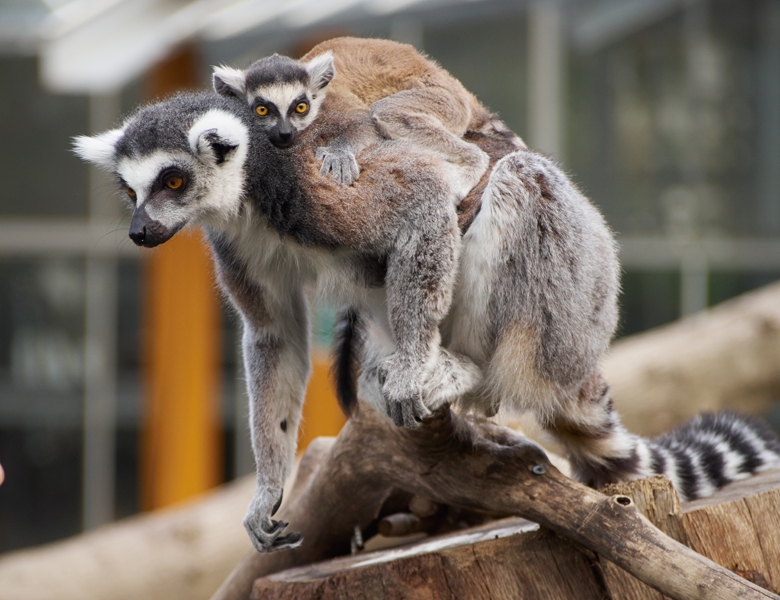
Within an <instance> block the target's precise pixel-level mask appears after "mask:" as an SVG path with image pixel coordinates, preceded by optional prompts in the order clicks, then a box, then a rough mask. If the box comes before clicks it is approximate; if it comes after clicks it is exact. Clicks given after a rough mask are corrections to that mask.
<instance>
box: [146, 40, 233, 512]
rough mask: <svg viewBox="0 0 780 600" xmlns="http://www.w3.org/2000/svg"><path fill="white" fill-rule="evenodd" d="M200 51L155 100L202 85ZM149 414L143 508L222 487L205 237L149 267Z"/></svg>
mask: <svg viewBox="0 0 780 600" xmlns="http://www.w3.org/2000/svg"><path fill="white" fill-rule="evenodd" d="M196 64H197V61H196V59H195V54H194V52H193V50H192V49H185V50H182V51H180V52H178V53H177V54H175V55H173V56H171V57H170V58H169V59H168V60H166V61H164V62H163V63H161V64H160V65H158V67H157V68H156V69H155V70H154V71H153V72H152V74H151V78H150V84H151V85H150V90H149V97H150V98H152V99H159V98H163V97H165V96H169V95H170V94H172V93H174V92H176V91H178V90H180V89H185V88H192V87H194V86H195V85H196V84H197V68H196ZM144 277H145V279H144V283H145V288H146V298H145V313H144V342H143V349H144V358H145V366H144V375H145V382H144V383H145V386H144V387H145V406H144V412H143V415H144V416H143V424H142V433H141V504H142V507H143V508H144V509H147V510H148V509H154V508H161V507H163V506H168V505H170V504H173V503H175V502H178V501H180V500H183V499H185V498H188V497H190V496H194V495H197V494H199V493H201V492H203V491H205V490H207V489H209V488H211V487H213V486H215V485H217V484H218V483H219V482H220V481H221V479H222V474H221V470H222V469H221V465H222V441H221V435H220V434H221V431H220V429H221V428H220V423H219V364H220V360H221V350H222V347H221V346H222V344H221V324H220V312H219V300H218V297H217V294H216V290H215V286H214V281H213V275H212V263H211V258H210V256H209V254H208V249H207V248H206V246H205V244H204V242H203V239H202V235H201V233H200V232H181V233H179V234H177V235H176V236H175V237H174V238H173V239H171V240H170V241H168V242H166V243H165V244H163V245H162V246H160V247H158V248H156V249H154V250H152V251H150V252H149V256H148V258H147V260H146V263H145V272H144Z"/></svg>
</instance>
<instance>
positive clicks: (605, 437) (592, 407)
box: [539, 371, 652, 487]
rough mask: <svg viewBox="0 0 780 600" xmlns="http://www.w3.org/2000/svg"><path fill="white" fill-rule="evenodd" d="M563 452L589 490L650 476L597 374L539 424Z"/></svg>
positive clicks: (644, 452)
mask: <svg viewBox="0 0 780 600" xmlns="http://www.w3.org/2000/svg"><path fill="white" fill-rule="evenodd" d="M539 420H540V421H541V424H542V426H543V427H544V428H545V429H546V430H547V431H548V432H549V433H550V434H551V435H552V436H553V437H554V438H555V439H556V440H557V441H558V442H560V444H561V445H562V446H563V447H564V449H565V450H566V455H567V457H568V459H569V461H570V463H571V467H572V475H573V476H574V477H575V478H576V479H578V480H580V481H582V482H583V483H586V484H587V485H590V486H592V487H601V486H603V485H605V484H607V483H616V482H619V481H628V480H630V479H635V478H637V477H644V476H647V475H650V474H651V473H652V468H651V466H652V457H651V455H650V452H649V450H648V448H647V445H646V444H645V441H644V440H643V439H642V438H640V437H638V436H636V435H633V434H631V433H629V432H627V431H626V430H625V428H624V427H623V425H622V423H621V422H620V417H619V415H618V414H617V412H616V411H615V409H614V406H613V403H612V397H611V395H610V390H609V385H607V383H606V381H605V380H604V377H603V376H602V375H601V373H600V372H598V371H596V372H594V373H593V374H591V376H590V377H588V378H587V379H586V380H585V382H584V383H583V384H582V386H581V387H580V389H579V392H578V393H577V394H576V396H574V395H573V396H572V397H568V398H563V399H561V400H560V401H559V402H558V403H556V405H555V409H554V412H552V413H551V414H550V413H546V414H545V415H544V416H541V417H540V418H539Z"/></svg>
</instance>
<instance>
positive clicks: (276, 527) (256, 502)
mask: <svg viewBox="0 0 780 600" xmlns="http://www.w3.org/2000/svg"><path fill="white" fill-rule="evenodd" d="M281 503H282V489H281V488H277V487H273V486H270V487H264V486H260V485H258V486H257V488H255V495H254V496H253V497H252V501H251V502H250V503H249V508H248V509H247V511H246V516H245V517H244V527H245V528H246V531H247V533H248V534H249V539H250V540H252V544H253V545H254V547H255V549H256V550H257V551H258V552H261V553H266V552H274V551H276V550H286V549H288V548H296V547H297V546H300V545H301V542H302V541H303V536H302V535H301V534H300V533H299V532H297V531H293V532H291V533H288V534H286V535H281V533H282V531H284V528H285V527H287V525H288V523H286V522H285V521H275V520H274V519H272V518H271V517H272V516H273V514H274V513H275V512H276V510H277V509H278V508H279V505H280V504H281Z"/></svg>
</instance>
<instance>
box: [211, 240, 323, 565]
mask: <svg viewBox="0 0 780 600" xmlns="http://www.w3.org/2000/svg"><path fill="white" fill-rule="evenodd" d="M212 245H213V247H214V250H215V255H216V258H217V264H218V267H219V268H218V269H217V271H218V279H219V282H220V285H221V286H222V288H223V290H224V291H225V292H226V293H227V295H228V297H229V298H230V300H231V302H232V304H233V306H234V307H235V308H236V309H237V310H238V312H239V313H240V315H241V320H242V322H243V329H244V332H243V338H242V348H243V354H244V368H245V373H246V380H247V390H248V392H249V420H250V429H251V435H252V449H253V451H254V455H255V463H256V465H257V488H256V489H255V493H254V496H253V497H252V501H251V502H250V504H249V508H248V509H247V513H246V516H245V518H244V527H245V528H246V530H247V532H248V533H249V537H250V539H251V540H252V543H253V544H254V546H255V548H256V549H257V550H258V552H270V551H274V550H281V549H284V548H293V547H295V546H298V545H299V544H300V543H301V540H302V538H301V534H300V533H297V532H292V533H288V534H286V535H282V532H283V531H284V528H285V527H286V526H287V523H285V522H283V521H276V520H274V519H272V517H273V515H274V513H275V512H276V510H277V509H278V508H279V505H280V504H281V502H282V489H283V487H284V482H285V480H286V479H287V476H288V474H289V472H290V468H291V466H292V462H293V459H294V457H295V448H296V443H297V437H298V424H299V423H300V419H301V410H302V406H303V398H304V393H305V391H306V382H307V380H308V378H309V374H310V371H311V365H310V362H309V330H308V322H307V315H308V309H307V305H306V298H305V296H304V293H303V290H302V289H300V287H299V286H297V287H296V286H290V289H289V290H285V291H284V292H282V291H281V290H274V293H272V292H271V290H269V289H267V288H265V287H263V286H261V285H259V284H257V283H254V282H252V281H250V280H249V279H248V278H247V277H246V274H245V272H244V271H243V266H242V265H241V263H240V261H239V260H237V259H236V257H235V255H234V254H232V251H231V248H230V246H229V244H227V243H225V242H224V241H221V240H216V241H215V240H212Z"/></svg>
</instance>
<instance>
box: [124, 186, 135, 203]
mask: <svg viewBox="0 0 780 600" xmlns="http://www.w3.org/2000/svg"><path fill="white" fill-rule="evenodd" d="M125 191H126V192H127V195H128V196H130V197H131V198H132V199H133V200H135V196H136V193H135V190H134V189H133V188H131V187H130V186H129V185H126V186H125Z"/></svg>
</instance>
